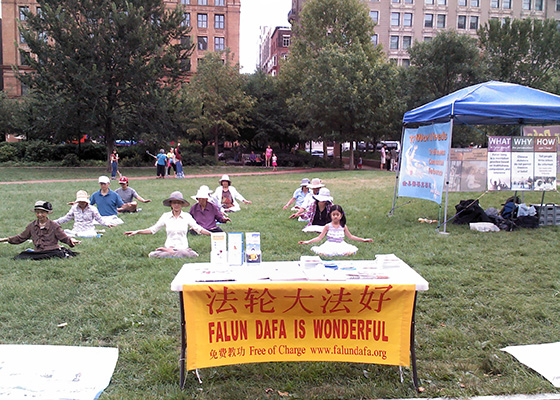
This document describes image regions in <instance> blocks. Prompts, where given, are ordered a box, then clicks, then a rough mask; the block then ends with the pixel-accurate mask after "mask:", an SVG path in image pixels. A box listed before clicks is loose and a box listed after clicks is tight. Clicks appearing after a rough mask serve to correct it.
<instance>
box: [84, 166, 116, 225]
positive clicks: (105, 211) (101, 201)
mask: <svg viewBox="0 0 560 400" xmlns="http://www.w3.org/2000/svg"><path fill="white" fill-rule="evenodd" d="M98 181H99V186H100V187H101V188H100V189H99V190H98V191H97V192H95V193H93V194H92V195H91V197H90V198H89V204H91V205H92V206H93V205H97V209H98V210H99V214H101V218H102V219H103V223H104V225H120V224H124V221H123V220H122V219H120V218H119V217H118V216H117V215H118V213H119V211H118V208H119V207H122V206H123V204H124V202H123V201H122V199H121V196H119V195H118V194H117V193H115V192H114V191H113V190H111V189H109V185H110V184H111V181H110V180H109V178H108V177H106V176H104V175H102V176H100V177H99V180H98Z"/></svg>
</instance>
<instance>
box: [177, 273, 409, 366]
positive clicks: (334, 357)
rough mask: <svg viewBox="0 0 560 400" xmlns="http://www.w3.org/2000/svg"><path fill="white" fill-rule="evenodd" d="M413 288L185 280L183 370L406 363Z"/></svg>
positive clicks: (345, 283)
mask: <svg viewBox="0 0 560 400" xmlns="http://www.w3.org/2000/svg"><path fill="white" fill-rule="evenodd" d="M414 295H415V286H414V285H390V284H387V285H375V284H374V285H367V284H363V283H362V284H355V283H348V282H344V283H325V282H320V283H314V282H293V283H286V282H269V283H257V284H254V285H247V284H241V283H231V284H225V283H221V284H211V285H185V286H184V287H183V299H184V309H185V322H186V331H187V369H188V370H192V369H195V368H206V367H216V366H221V365H231V364H244V363H255V362H271V361H344V362H359V363H369V364H385V365H402V366H409V365H410V332H411V330H410V329H411V321H412V312H413V307H414Z"/></svg>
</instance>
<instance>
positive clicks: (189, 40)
mask: <svg viewBox="0 0 560 400" xmlns="http://www.w3.org/2000/svg"><path fill="white" fill-rule="evenodd" d="M181 44H182V45H183V46H188V47H191V44H192V38H191V37H190V36H181Z"/></svg>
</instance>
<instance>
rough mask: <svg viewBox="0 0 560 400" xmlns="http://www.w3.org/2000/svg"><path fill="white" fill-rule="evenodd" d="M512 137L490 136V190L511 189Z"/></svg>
mask: <svg viewBox="0 0 560 400" xmlns="http://www.w3.org/2000/svg"><path fill="white" fill-rule="evenodd" d="M511 139H512V138H511V137H510V136H489V137H488V190H510V189H511Z"/></svg>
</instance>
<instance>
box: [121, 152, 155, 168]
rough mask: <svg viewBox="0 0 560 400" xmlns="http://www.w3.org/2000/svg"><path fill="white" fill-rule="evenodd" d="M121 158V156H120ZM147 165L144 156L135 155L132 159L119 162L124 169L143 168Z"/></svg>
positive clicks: (127, 158) (123, 159) (126, 158)
mask: <svg viewBox="0 0 560 400" xmlns="http://www.w3.org/2000/svg"><path fill="white" fill-rule="evenodd" d="M119 157H120V154H119ZM150 159H152V160H153V158H151V157H150ZM144 164H145V162H144V160H143V159H142V156H140V155H139V154H134V155H132V157H125V158H121V159H120V161H119V166H122V167H141V166H143V165H144Z"/></svg>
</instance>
